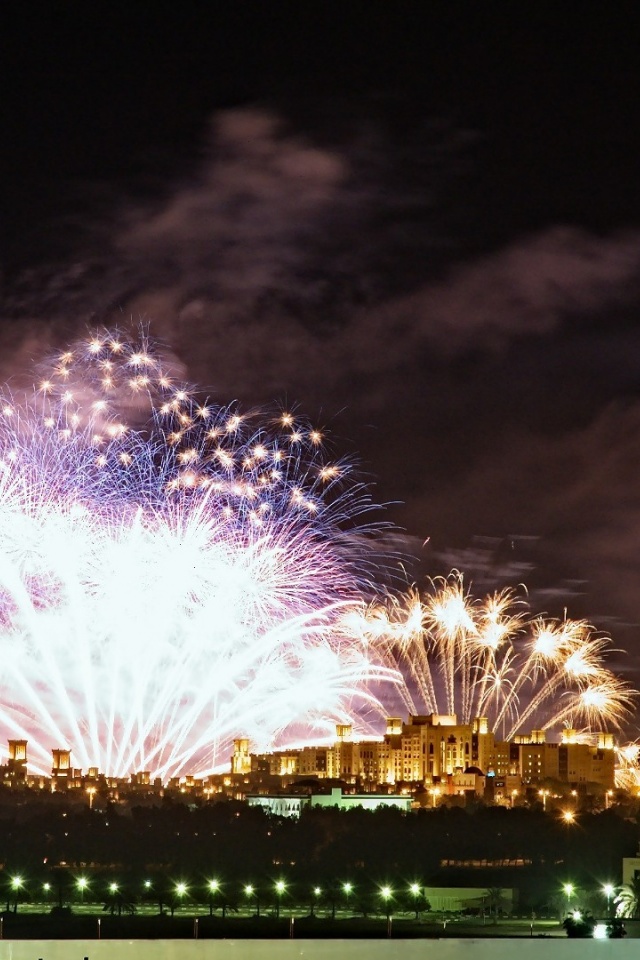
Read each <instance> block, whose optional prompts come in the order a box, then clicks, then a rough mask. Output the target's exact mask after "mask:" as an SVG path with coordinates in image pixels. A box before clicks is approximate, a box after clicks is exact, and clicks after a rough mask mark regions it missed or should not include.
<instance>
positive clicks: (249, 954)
mask: <svg viewBox="0 0 640 960" xmlns="http://www.w3.org/2000/svg"><path fill="white" fill-rule="evenodd" d="M436 951H437V960H513V957H514V955H515V954H516V953H517V955H518V960H546V958H547V957H549V956H550V955H551V956H552V957H553V960H635V958H637V955H638V946H637V944H636V942H635V940H630V941H629V940H567V939H562V938H555V937H554V938H553V939H552V940H548V939H536V938H535V937H534V938H533V939H528V938H526V937H524V938H522V939H520V938H518V939H507V938H505V939H495V940H490V939H487V940H472V939H468V940H453V939H452V940H437V941H436V940H235V941H234V940H84V941H83V940H2V941H0V960H83V958H85V957H86V958H88V960H300V958H303V960H336V958H339V960H425V957H429V956H431V957H433V956H435V955H436Z"/></svg>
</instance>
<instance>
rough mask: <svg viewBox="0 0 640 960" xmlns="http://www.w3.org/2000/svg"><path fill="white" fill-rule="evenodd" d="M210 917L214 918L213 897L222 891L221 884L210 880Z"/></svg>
mask: <svg viewBox="0 0 640 960" xmlns="http://www.w3.org/2000/svg"><path fill="white" fill-rule="evenodd" d="M207 886H208V888H209V916H210V917H212V916H213V897H214V894H216V893H218V891H219V890H220V883H219V882H218V881H217V880H209V883H208V884H207Z"/></svg>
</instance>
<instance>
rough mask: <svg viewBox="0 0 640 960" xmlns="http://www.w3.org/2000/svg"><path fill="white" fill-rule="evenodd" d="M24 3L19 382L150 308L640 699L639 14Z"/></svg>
mask: <svg viewBox="0 0 640 960" xmlns="http://www.w3.org/2000/svg"><path fill="white" fill-rule="evenodd" d="M8 6H9V5H6V8H5V9H4V10H3V12H2V14H1V17H2V21H3V22H2V24H1V26H0V36H1V38H2V39H1V41H0V42H1V43H2V45H3V50H2V51H1V53H2V57H1V60H2V70H3V74H4V77H3V83H2V89H3V94H2V103H1V106H0V110H1V112H2V129H3V135H2V148H1V149H2V171H1V179H0V189H1V191H2V207H1V209H2V283H3V297H4V300H3V307H2V315H1V318H0V378H2V379H3V380H4V379H10V380H11V382H12V383H19V382H21V380H22V378H23V377H24V371H25V370H26V369H28V368H29V366H30V365H31V361H32V360H36V361H37V360H38V359H40V358H41V357H42V356H43V355H44V354H46V353H47V352H49V351H51V350H53V349H55V348H56V347H58V346H60V345H61V344H63V343H66V342H67V341H68V340H69V339H71V338H73V336H75V334H76V333H78V332H83V331H84V330H85V329H86V327H87V324H99V323H108V324H112V323H118V324H121V325H127V324H128V323H130V322H131V321H132V320H133V321H134V322H137V321H138V320H140V319H143V320H145V321H148V322H149V323H150V330H151V333H152V335H155V336H157V337H159V338H160V339H162V340H163V341H164V342H165V343H167V344H168V345H169V347H170V348H171V350H172V351H173V353H174V354H175V357H176V360H177V361H178V362H179V363H180V365H181V366H182V369H183V371H184V376H185V377H186V378H187V379H188V380H190V381H191V382H194V383H198V384H201V385H202V386H203V388H204V390H205V392H206V393H208V394H209V395H210V396H211V397H212V398H213V399H215V400H219V401H220V402H226V401H229V400H233V399H238V400H239V401H240V403H241V404H242V405H243V406H246V407H250V406H252V405H253V404H255V403H262V402H271V401H277V402H283V403H288V404H296V405H297V406H298V408H299V409H300V410H302V411H304V412H305V413H307V414H308V415H310V416H311V417H312V418H313V419H314V421H315V422H316V423H318V425H319V426H322V427H328V428H329V430H330V431H331V433H332V434H333V436H334V438H335V441H334V442H335V447H336V449H337V450H338V451H339V452H340V453H343V454H345V455H348V456H354V455H355V456H357V457H358V458H359V460H360V461H361V464H362V469H363V471H364V473H365V475H366V476H368V477H369V478H371V480H372V481H373V482H375V497H376V498H377V499H378V500H379V501H380V502H385V503H388V504H389V506H388V508H387V510H386V513H385V514H384V516H385V518H386V519H388V520H390V521H392V522H393V523H395V524H397V526H398V527H399V528H400V529H401V530H402V531H404V535H405V543H404V549H405V550H406V552H407V553H408V554H415V555H416V557H417V558H418V559H419V562H420V567H419V569H417V568H416V575H418V574H419V575H420V576H422V575H423V574H424V573H430V574H442V573H447V572H448V570H449V569H451V568H452V567H458V568H460V569H463V570H465V571H466V573H467V575H468V576H469V578H471V579H473V580H474V582H475V583H476V584H477V585H478V587H479V588H482V587H485V586H497V585H502V584H504V583H518V582H523V581H524V582H526V583H527V584H528V585H529V587H530V594H531V600H532V603H533V604H534V607H535V609H536V610H539V611H540V612H542V611H547V612H549V613H552V614H561V613H562V610H563V609H564V607H565V606H567V607H568V609H569V612H570V613H571V614H574V615H580V616H587V617H589V618H590V619H591V620H592V621H593V622H595V623H596V624H597V625H598V626H599V627H603V628H606V629H608V630H610V631H611V632H612V635H613V636H614V638H615V639H616V641H617V642H618V644H619V646H620V647H622V648H624V649H625V650H627V651H628V654H627V655H625V656H623V655H619V656H618V657H617V658H616V666H617V668H618V669H619V670H621V671H624V672H625V673H627V672H628V673H629V676H630V677H631V678H632V679H634V681H635V682H636V683H638V682H640V589H639V588H640V551H639V549H638V540H639V537H640V492H639V485H638V480H639V475H640V377H639V374H640V325H639V323H638V318H639V316H640V190H639V189H638V184H637V180H638V173H639V170H640V165H639V163H638V153H639V147H640V120H639V117H640V106H639V104H640V97H639V93H640V90H639V87H640V84H639V83H638V68H637V60H638V53H637V51H638V49H639V45H638V41H639V40H640V22H639V20H640V15H637V16H636V18H635V19H631V18H629V19H624V18H623V17H622V16H621V14H620V11H619V10H618V12H617V13H612V11H611V9H608V8H607V9H606V10H605V7H604V6H600V7H599V10H598V11H597V13H599V16H597V14H594V15H593V17H592V18H591V19H590V18H589V17H588V16H586V15H585V7H584V5H565V6H564V8H563V10H562V19H561V20H560V19H559V16H560V14H559V12H558V11H559V7H558V5H557V4H554V5H551V4H545V3H539V4H538V3H537V4H529V5H527V4H522V5H521V4H517V5H515V4H514V5H513V9H512V12H511V15H510V16H509V17H507V18H506V19H504V18H502V17H498V14H497V12H496V11H497V8H493V7H492V6H491V5H474V4H469V3H467V4H461V5H455V4H446V5H445V4H441V5H437V4H431V5H425V4H415V5H413V4H393V5H391V4H372V3H355V2H352V3H347V4H322V5H315V6H314V8H313V9H311V5H309V8H308V9H307V10H306V11H301V10H300V9H299V7H300V6H306V5H288V4H278V3H274V4H259V3H255V4H249V3H241V2H237V3H233V4H215V3H212V4H207V3H203V4H200V5H194V4H182V3H181V4H179V5H177V4H176V5H169V4H163V3H156V4H152V5H151V4H140V5H137V9H136V10H134V11H133V12H131V13H128V14H124V13H123V14H121V13H119V12H118V7H117V5H116V7H115V8H114V6H113V5H102V4H100V3H95V4H93V3H92V4H80V3H73V2H70V3H64V4H63V3H52V4H49V5H47V7H46V8H45V6H44V5H41V8H40V9H38V5H34V6H33V7H30V8H28V7H27V6H26V5H24V9H23V8H22V7H23V5H12V9H8ZM178 6H179V8H180V9H179V10H178V9H177V7H178ZM228 7H231V8H232V9H230V10H229V9H227V8H228ZM314 10H315V12H314ZM419 12H420V13H422V17H419V16H418V13H419ZM572 12H573V14H575V16H574V17H573V19H572V18H571V13H572ZM425 541H428V542H426V543H425ZM423 544H424V545H423Z"/></svg>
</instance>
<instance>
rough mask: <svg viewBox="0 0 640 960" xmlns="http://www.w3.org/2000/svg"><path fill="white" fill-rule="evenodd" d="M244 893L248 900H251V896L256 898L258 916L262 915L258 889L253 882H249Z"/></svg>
mask: <svg viewBox="0 0 640 960" xmlns="http://www.w3.org/2000/svg"><path fill="white" fill-rule="evenodd" d="M244 895H245V897H246V898H247V899H248V900H251V897H255V898H256V916H257V917H259V916H260V901H259V900H258V891H257V890H256V888H255V887H254V886H253V884H252V883H248V884H247V885H246V886H245V888H244Z"/></svg>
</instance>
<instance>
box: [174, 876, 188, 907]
mask: <svg viewBox="0 0 640 960" xmlns="http://www.w3.org/2000/svg"><path fill="white" fill-rule="evenodd" d="M174 890H175V895H176V897H177V898H178V905H179V906H180V907H181V906H183V900H184V898H185V897H186V895H187V893H188V890H189V887H188V886H187V884H186V883H185V882H184V880H179V881H178V883H176V885H175V887H174Z"/></svg>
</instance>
